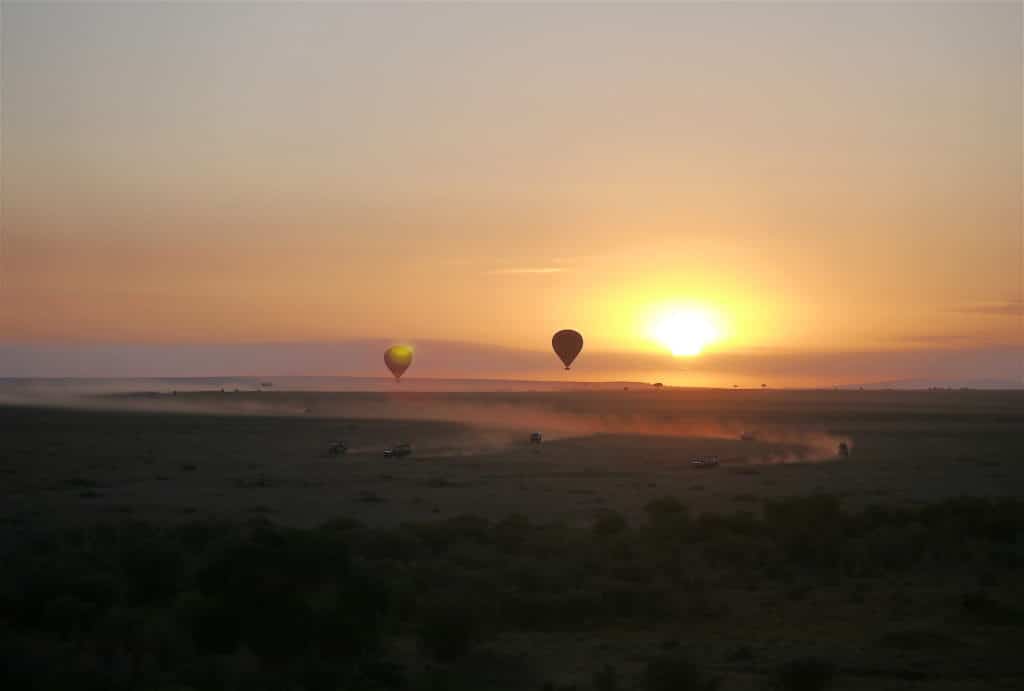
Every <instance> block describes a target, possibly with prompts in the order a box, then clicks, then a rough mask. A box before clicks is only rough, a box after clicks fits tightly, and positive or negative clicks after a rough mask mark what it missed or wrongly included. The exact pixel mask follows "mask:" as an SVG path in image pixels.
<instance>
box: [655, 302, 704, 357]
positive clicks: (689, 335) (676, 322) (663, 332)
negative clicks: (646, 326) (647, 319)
mask: <svg viewBox="0 0 1024 691" xmlns="http://www.w3.org/2000/svg"><path fill="white" fill-rule="evenodd" d="M719 336H720V332H719V329H718V327H717V326H715V321H714V319H712V317H711V315H709V314H708V313H706V312H704V311H701V310H696V309H682V310H673V311H672V312H668V313H667V314H663V315H661V316H660V317H659V318H658V319H657V320H656V321H655V322H654V324H653V326H652V327H651V337H652V338H654V340H656V341H658V342H659V343H661V344H662V345H664V346H665V347H667V348H668V349H669V350H670V351H672V354H673V355H675V356H677V357H693V356H695V355H700V353H701V351H702V350H704V348H705V347H706V346H707V345H709V344H710V343H713V342H715V341H716V340H718V338H719Z"/></svg>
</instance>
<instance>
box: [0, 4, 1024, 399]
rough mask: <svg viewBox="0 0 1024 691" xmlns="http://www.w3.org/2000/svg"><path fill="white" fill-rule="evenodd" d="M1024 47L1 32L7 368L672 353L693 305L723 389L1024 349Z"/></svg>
mask: <svg viewBox="0 0 1024 691" xmlns="http://www.w3.org/2000/svg"><path fill="white" fill-rule="evenodd" d="M1021 35H1022V9H1021V4H1019V3H1015V2H1005V3H994V4H984V3H943V4H939V3H926V2H921V3H912V4H889V3H868V4H865V3H848V4H838V3H833V2H829V3H782V2H779V3H771V2H765V3H756V4H739V3H730V4H718V3H706V4H657V5H635V4H630V5H626V4H621V5H608V4H602V5H598V4H569V5H544V4H530V5H523V4H520V5H486V6H483V5H468V4H458V5H456V4H452V5H442V4H415V5H391V4H388V5H382V4H341V3H336V4H332V3H284V2H280V3H242V2H237V3H221V4H215V3H205V2H201V3H191V4H186V3H172V2H165V3H109V4H99V3H85V2H79V3H71V4H47V3H25V4H21V3H11V2H4V3H3V5H2V37H0V38H2V61H3V62H2V75H0V77H2V83H0V86H2V108H3V112H2V135H3V142H2V143H3V152H2V153H3V157H2V164H0V167H2V170H0V172H2V185H3V186H2V201H3V211H2V224H3V238H2V243H3V248H2V252H3V254H2V257H0V272H2V275H0V344H2V343H6V344H8V345H12V344H14V345H17V344H21V345H19V347H21V348H22V349H23V350H24V348H25V347H34V346H33V344H49V345H53V346H61V347H64V346H67V345H68V344H82V343H86V344H96V343H108V344H109V343H116V344H140V343H143V344H162V345H167V344H176V343H188V344H193V345H196V344H210V343H217V344H224V343H228V344H230V343H243V342H250V343H251V342H312V341H316V342H333V341H345V340H352V339H385V340H388V339H411V340H413V341H415V340H416V339H422V340H448V341H459V342H472V343H480V344H488V345H493V346H501V347H507V348H521V349H527V350H542V349H547V348H548V343H549V339H550V335H551V333H552V332H553V331H555V330H556V329H558V328H563V327H572V328H576V329H579V330H580V331H581V332H583V333H584V335H585V337H586V343H587V345H586V350H585V353H591V352H601V351H607V352H616V353H627V354H628V353H630V352H636V353H641V352H642V353H654V352H660V351H663V350H664V347H663V346H662V345H661V344H658V343H655V342H654V341H652V340H651V338H650V335H649V331H650V324H651V321H652V320H653V319H655V318H656V317H657V315H658V314H659V313H661V312H662V311H664V310H665V309H668V308H670V307H672V306H695V307H698V308H700V309H702V310H704V311H706V312H708V313H710V314H712V315H714V317H715V319H716V320H717V321H718V323H719V327H720V329H721V332H722V338H721V340H720V341H719V342H717V343H715V344H712V345H711V346H710V347H709V348H708V349H707V354H708V355H706V356H701V357H708V356H717V357H720V358H721V357H728V356H729V354H730V353H741V352H752V351H761V352H782V351H785V352H787V353H837V352H852V351H884V352H889V351H899V350H907V349H914V350H924V351H928V350H934V349H955V350H965V351H972V350H981V349H985V348H990V347H1003V348H1005V347H1013V346H1019V345H1021V330H1020V323H1021V322H1020V318H1019V316H1018V315H1019V313H1020V311H1021V305H1020V303H1019V302H1018V301H1017V300H1018V295H1019V293H1018V285H1019V284H1018V281H1019V263H1020V261H1021V260H1020V256H1021V232H1022V231H1021V218H1022V216H1021V214H1022V211H1021V204H1022V202H1021V197H1022V173H1021V160H1022V136H1021V129H1022V89H1021V79H1022V76H1021V75H1022V54H1021V44H1022V38H1021ZM26 344H27V345H26ZM691 364H692V363H691ZM1003 366H1005V364H1004V365H1003ZM0 369H2V368H0ZM9 369H10V365H9V366H8V370H9ZM342 369H343V370H344V368H342ZM292 371H293V372H294V371H295V370H292ZM2 373H6V374H8V375H10V374H11V372H10V371H6V372H0V374H2ZM183 373H185V372H183ZM317 373H322V374H329V373H331V372H322V371H318V372H317ZM412 374H414V372H413V371H410V375H412ZM554 374H557V372H554ZM873 374H874V372H872V371H864V372H863V373H861V372H851V373H849V376H850V377H856V376H863V377H866V378H868V379H870V378H871V377H872V376H873ZM992 374H993V376H996V375H999V374H1001V372H994V373H992ZM1005 374H1006V375H1007V376H1011V375H1013V376H1018V375H1019V372H1016V373H1015V372H1006V373H1005ZM669 378H670V377H669ZM823 379H827V377H823Z"/></svg>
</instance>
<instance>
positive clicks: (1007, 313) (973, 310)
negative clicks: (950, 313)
mask: <svg viewBox="0 0 1024 691" xmlns="http://www.w3.org/2000/svg"><path fill="white" fill-rule="evenodd" d="M954 311H955V312H962V313H964V314H988V315H992V316H997V317H1018V316H1020V315H1022V314H1024V302H1022V301H1020V300H1005V301H1003V302H979V303H975V304H972V305H963V306H961V307H958V308H956V309H955V310H954Z"/></svg>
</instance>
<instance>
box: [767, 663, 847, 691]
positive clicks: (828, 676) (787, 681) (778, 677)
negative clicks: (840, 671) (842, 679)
mask: <svg viewBox="0 0 1024 691" xmlns="http://www.w3.org/2000/svg"><path fill="white" fill-rule="evenodd" d="M834 676H835V665H833V664H832V663H831V662H829V661H828V660H822V659H820V658H816V657H805V658H798V659H796V660H790V661H789V662H786V663H784V664H782V665H781V666H779V668H778V669H777V670H776V671H775V674H774V675H773V677H772V681H771V684H770V686H769V688H771V689H773V691H824V689H827V688H829V687H830V686H831V685H832V679H833V677H834Z"/></svg>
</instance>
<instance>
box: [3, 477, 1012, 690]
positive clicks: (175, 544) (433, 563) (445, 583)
mask: <svg viewBox="0 0 1024 691" xmlns="http://www.w3.org/2000/svg"><path fill="white" fill-rule="evenodd" d="M1022 535H1024V502H1021V501H1019V500H1006V501H992V500H980V499H979V500H974V499H961V500H955V501H946V502H942V503H937V504H933V505H928V506H923V507H916V508H902V509H898V508H881V507H876V508H870V509H868V510H865V511H862V512H859V513H847V512H844V511H843V509H842V507H841V504H840V502H839V501H838V500H837V499H836V498H834V497H831V496H811V497H802V498H793V499H786V500H780V501H774V502H769V503H766V504H765V505H764V506H763V511H761V512H759V513H758V514H756V515H755V514H753V513H736V514H731V515H700V516H691V515H690V513H689V512H688V511H687V509H686V507H685V506H683V505H682V504H680V503H679V502H678V501H677V500H675V499H673V498H664V499H659V500H656V501H654V502H651V503H650V504H649V505H648V506H647V510H646V519H645V520H642V521H638V522H634V524H630V523H629V522H627V520H626V519H625V518H624V517H623V516H621V515H620V514H618V513H615V512H613V511H610V510H606V511H602V512H600V513H599V514H597V515H596V517H595V520H594V521H593V523H592V525H590V526H587V527H586V528H582V527H569V526H565V525H560V524H552V525H539V524H535V523H532V522H531V521H530V520H529V519H528V518H526V517H523V516H510V517H508V518H506V519H504V520H501V521H498V522H489V521H487V520H484V519H481V518H478V517H474V516H462V517H457V518H453V519H449V520H442V521H436V522H431V523H421V524H408V525H404V526H402V527H400V528H395V529H377V528H370V527H366V526H364V525H361V524H358V523H356V522H353V521H349V520H337V521H333V522H330V523H328V524H326V525H323V526H322V527H320V528H317V529H312V530H300V529H292V528H285V527H280V526H277V525H274V524H272V523H269V522H266V521H263V520H258V521H251V522H221V521H214V520H208V521H201V522H194V523H190V524H185V525H180V526H153V525H148V524H141V523H134V522H127V521H126V522H121V523H117V524H109V525H100V526H94V527H90V528H87V529H81V530H78V531H51V532H48V533H32V532H28V531H26V530H24V529H22V530H20V531H14V530H12V529H5V532H4V536H5V537H4V540H5V541H4V544H3V554H2V555H0V556H2V559H3V570H2V572H0V573H2V575H0V646H2V651H3V656H4V658H5V660H4V664H3V665H0V684H2V685H3V686H4V688H11V689H15V688H16V689H31V688H49V689H57V688H75V689H105V690H108V689H109V690H116V689H153V690H168V691H169V690H171V689H178V690H184V689H218V690H221V689H268V690H269V689H274V690H282V689H295V690H306V689H308V690H310V691H314V690H316V691H319V690H324V691H327V690H343V689H353V690H355V689H360V690H366V691H369V690H373V689H432V690H438V691H440V690H442V689H466V690H469V689H503V688H508V689H534V690H535V691H540V689H545V688H547V689H567V688H576V689H579V690H580V691H583V690H584V689H593V690H594V691H614V690H616V689H643V690H644V691H662V690H664V691H669V690H670V689H671V690H673V691H680V690H682V691H686V690H687V689H705V688H707V689H710V688H714V687H715V686H718V685H720V684H721V682H722V681H723V680H728V678H729V677H730V675H734V674H745V675H747V677H749V678H754V679H757V680H758V682H757V683H758V684H759V685H760V686H761V687H763V688H770V689H771V688H773V689H795V690H798V689H822V688H826V687H827V686H828V685H829V684H830V682H831V680H832V679H833V678H840V677H842V676H844V675H860V676H864V677H872V676H883V677H884V676H890V677H892V678H896V679H915V680H925V681H927V680H928V679H930V678H933V677H935V676H940V677H958V678H997V677H998V678H1001V679H1006V678H1008V677H1013V676H1014V675H1019V674H1020V672H1019V671H1016V666H1015V665H1013V664H1012V663H1013V660H1014V657H1013V654H1010V653H1009V652H1008V651H1012V650H1015V649H1016V648H1017V646H1018V645H1019V642H1020V640H1021V632H1022V631H1024V610H1022V602H1021V597H1022V596H1021V593H1020V589H1019V587H1018V586H1019V582H1020V581H1021V577H1022V576H1024V569H1022V566H1024V539H1022ZM808 627H816V628H817V629H820V630H821V631H823V632H824V633H823V634H821V638H822V640H827V641H832V644H831V647H830V646H829V645H809V646H805V647H806V650H800V649H794V650H792V651H789V653H787V655H780V654H778V653H774V652H770V646H769V645H768V644H769V643H770V642H772V641H774V640H778V639H780V638H787V637H789V638H794V637H795V638H796V639H798V640H806V637H804V638H801V636H800V635H799V633H800V632H801V631H804V630H806V629H807V628H808ZM794 631H796V632H797V633H796V634H794ZM615 632H619V633H622V632H627V633H640V634H641V635H649V636H650V639H651V641H653V642H652V644H651V648H650V650H649V651H648V654H646V655H642V656H641V657H640V658H639V659H638V658H637V657H636V656H635V655H633V656H630V657H628V659H625V658H624V661H623V662H621V663H619V661H618V658H617V657H616V655H615V652H614V650H611V651H610V652H609V654H608V655H607V656H605V657H603V658H602V659H594V660H593V666H592V670H590V671H589V672H588V675H589V676H587V678H586V679H585V680H583V681H580V680H579V679H571V680H570V679H563V678H559V677H558V675H557V674H553V675H551V676H549V675H548V673H547V671H545V670H541V669H538V668H535V666H534V665H533V662H532V660H531V659H530V656H529V655H527V656H525V658H524V657H523V656H522V655H519V656H516V655H512V654H509V653H503V652H502V650H503V648H502V645H501V641H502V640H503V637H508V636H509V635H511V634H524V633H526V634H532V635H544V636H547V637H548V638H547V639H546V640H548V639H550V638H551V637H552V636H554V637H556V638H557V636H559V635H562V636H568V635H569V634H571V635H572V637H574V638H578V637H580V636H590V635H593V636H595V637H597V636H599V637H601V638H602V640H608V639H609V638H611V639H612V640H614V635H615ZM829 632H831V633H829ZM844 632H845V633H844ZM851 632H860V635H861V639H862V640H861V641H860V642H859V643H858V645H860V644H861V643H866V644H868V646H869V648H870V651H869V652H867V653H865V652H864V651H863V650H860V651H859V652H853V651H852V649H848V648H850V646H844V644H843V641H844V640H847V639H849V638H850V635H849V634H850V633H851ZM832 634H835V635H832ZM707 641H711V643H714V642H715V641H722V644H721V646H720V647H719V648H714V646H713V645H712V647H711V648H710V649H713V650H718V651H720V652H716V653H715V654H714V655H708V654H707V650H709V648H708V645H710V644H707V645H704V647H703V648H701V650H702V653H701V654H700V655H696V654H695V652H694V651H695V649H696V648H695V646H696V645H697V644H698V643H701V644H704V643H707ZM737 642H738V643H737ZM979 661H980V662H979Z"/></svg>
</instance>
